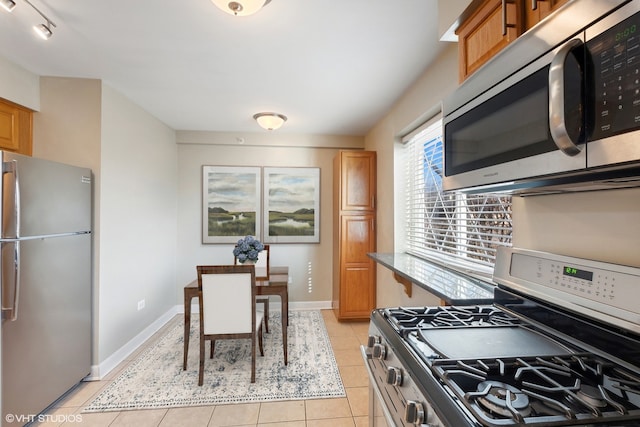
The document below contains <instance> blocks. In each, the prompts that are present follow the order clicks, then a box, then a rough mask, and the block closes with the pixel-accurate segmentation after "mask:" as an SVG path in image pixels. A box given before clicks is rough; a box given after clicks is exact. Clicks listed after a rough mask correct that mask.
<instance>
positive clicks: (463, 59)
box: [456, 0, 568, 81]
mask: <svg viewBox="0 0 640 427" xmlns="http://www.w3.org/2000/svg"><path fill="white" fill-rule="evenodd" d="M567 1H568V0H535V1H533V0H484V1H482V2H481V3H480V4H479V5H478V6H477V7H476V8H475V10H474V11H473V12H472V13H471V14H470V15H469V18H468V19H466V20H465V21H464V22H462V23H461V24H460V26H459V27H458V29H457V31H456V34H457V35H458V63H459V65H458V69H459V79H460V81H463V80H465V79H466V78H467V77H468V76H469V75H471V74H472V73H473V72H474V71H476V70H477V69H478V68H480V67H481V66H482V65H483V64H484V63H485V62H487V61H488V60H489V59H491V58H492V57H493V56H494V55H496V54H497V53H498V52H500V51H501V50H502V49H504V48H505V47H506V46H507V45H508V44H509V43H511V42H512V41H514V40H515V39H517V38H518V37H519V36H520V35H522V33H524V32H525V31H527V30H528V29H530V28H531V27H533V26H534V25H536V24H537V23H538V22H540V21H541V20H543V19H544V18H546V17H547V16H548V15H550V14H551V13H553V12H554V11H555V10H556V9H557V8H559V7H560V6H562V5H563V4H565V3H566V2H567ZM534 6H535V9H534Z"/></svg>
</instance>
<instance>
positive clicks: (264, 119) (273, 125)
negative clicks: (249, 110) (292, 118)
mask: <svg viewBox="0 0 640 427" xmlns="http://www.w3.org/2000/svg"><path fill="white" fill-rule="evenodd" d="M253 118H254V119H256V122H258V124H259V125H260V127H262V128H263V129H266V130H276V129H278V128H279V127H280V126H282V125H283V124H284V122H286V121H287V116H284V115H282V114H278V113H258V114H254V115H253Z"/></svg>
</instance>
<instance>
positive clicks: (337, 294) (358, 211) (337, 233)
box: [332, 151, 376, 320]
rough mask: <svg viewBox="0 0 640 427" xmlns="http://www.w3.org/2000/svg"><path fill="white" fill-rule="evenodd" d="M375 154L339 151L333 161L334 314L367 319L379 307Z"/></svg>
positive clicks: (344, 317)
mask: <svg viewBox="0 0 640 427" xmlns="http://www.w3.org/2000/svg"><path fill="white" fill-rule="evenodd" d="M375 204H376V153H375V152H374V151H340V152H338V154H337V155H336V157H335V158H334V161H333V231H334V232H333V302H332V306H333V310H334V311H335V314H336V317H337V318H338V320H367V319H369V317H370V316H371V310H373V309H374V308H375V305H376V265H375V262H374V261H373V260H372V259H371V258H369V257H368V256H367V253H369V252H375V250H376V211H375V208H376V206H375Z"/></svg>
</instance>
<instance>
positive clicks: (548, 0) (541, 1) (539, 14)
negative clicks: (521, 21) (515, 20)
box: [524, 0, 569, 29]
mask: <svg viewBox="0 0 640 427" xmlns="http://www.w3.org/2000/svg"><path fill="white" fill-rule="evenodd" d="M525 1H529V3H530V5H529V6H528V7H525V8H524V10H525V28H526V29H529V28H531V27H533V26H534V25H536V24H537V23H538V22H540V21H542V20H543V19H544V18H546V17H547V16H549V15H551V14H552V13H553V12H555V10H556V9H558V8H559V7H560V6H562V5H564V4H565V3H566V2H568V1H569V0H525ZM534 5H535V9H534Z"/></svg>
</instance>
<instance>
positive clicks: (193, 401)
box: [83, 311, 345, 412]
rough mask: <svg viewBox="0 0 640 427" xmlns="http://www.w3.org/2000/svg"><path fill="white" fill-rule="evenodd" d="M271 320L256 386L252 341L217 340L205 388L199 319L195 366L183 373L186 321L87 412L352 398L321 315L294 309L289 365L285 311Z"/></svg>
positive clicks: (192, 347)
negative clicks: (200, 367) (284, 348)
mask: <svg viewBox="0 0 640 427" xmlns="http://www.w3.org/2000/svg"><path fill="white" fill-rule="evenodd" d="M270 314H271V315H270V317H269V333H268V334H265V335H264V337H265V339H264V357H261V356H260V352H259V350H256V351H257V356H256V382H255V383H253V384H252V383H251V382H250V381H251V352H250V350H251V345H250V341H249V340H246V339H245V340H221V341H217V342H216V350H215V354H214V357H213V359H209V344H207V346H206V349H205V357H206V361H205V372H204V384H203V385H202V386H201V387H200V386H198V359H199V347H200V343H199V339H198V333H199V332H198V331H199V329H198V328H199V325H198V319H197V315H196V316H195V317H196V319H193V317H194V316H192V319H191V338H190V342H189V360H188V367H187V370H186V371H183V370H182V349H183V343H184V340H183V321H182V320H180V321H178V322H176V324H175V326H173V327H172V328H170V330H169V331H168V332H167V333H166V335H164V336H163V337H161V338H159V339H158V341H157V342H156V343H155V344H153V345H152V346H151V347H150V348H149V349H147V350H146V351H145V352H144V353H143V354H141V355H140V356H139V357H138V358H137V359H136V360H135V361H134V362H132V364H131V365H130V366H129V367H127V368H126V369H125V370H124V371H123V372H122V373H121V374H120V375H119V376H118V377H117V378H116V379H115V380H114V381H113V382H112V383H111V384H110V385H108V386H107V387H106V388H105V389H104V391H102V392H101V393H100V394H99V395H98V396H97V397H96V398H95V399H94V400H93V401H92V402H91V403H90V404H89V405H88V406H87V407H85V408H84V410H83V412H102V411H121V410H129V409H151V408H172V407H179V406H196V405H217V404H227V403H246V402H267V401H276V400H295V399H316V398H327V397H344V396H345V391H344V386H343V385H342V380H341V379H340V373H339V371H338V366H337V365H336V361H335V357H334V355H333V351H332V349H331V344H330V342H329V336H328V335H327V330H326V328H325V325H324V321H323V320H322V315H321V314H320V312H319V311H292V312H291V314H290V316H289V327H288V334H287V339H288V341H289V355H288V356H289V364H288V366H285V365H284V357H283V353H282V329H281V318H280V312H272V313H270Z"/></svg>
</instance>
